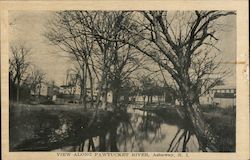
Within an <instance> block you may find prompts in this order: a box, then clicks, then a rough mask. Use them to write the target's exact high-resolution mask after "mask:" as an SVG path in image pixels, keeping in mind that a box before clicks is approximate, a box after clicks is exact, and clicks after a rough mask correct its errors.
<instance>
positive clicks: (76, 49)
mask: <svg viewBox="0 0 250 160" xmlns="http://www.w3.org/2000/svg"><path fill="white" fill-rule="evenodd" d="M236 16H237V11H235V10H186V11H183V10H119V11H105V10H58V11H49V10H11V11H9V12H8V20H9V21H8V34H9V35H8V36H9V53H8V56H9V66H8V67H9V68H8V75H9V86H8V88H9V107H8V110H9V151H10V152H26V151H27V152H38V151H46V152H236V108H237V107H238V105H236V99H237V98H238V96H237V95H236V91H237V89H236V64H237V62H236V55H237V54H236V52H237V50H236V49H237V46H236V42H237V38H236Z"/></svg>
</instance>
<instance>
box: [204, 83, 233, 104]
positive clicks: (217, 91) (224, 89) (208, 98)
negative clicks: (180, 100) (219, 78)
mask: <svg viewBox="0 0 250 160" xmlns="http://www.w3.org/2000/svg"><path fill="white" fill-rule="evenodd" d="M200 103H201V104H214V105H217V106H219V107H223V108H226V107H230V106H235V105H236V86H233V85H220V86H215V87H213V88H211V89H210V90H209V91H207V92H205V94H204V95H203V96H201V97H200Z"/></svg>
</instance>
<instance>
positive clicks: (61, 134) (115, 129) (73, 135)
mask: <svg viewBox="0 0 250 160" xmlns="http://www.w3.org/2000/svg"><path fill="white" fill-rule="evenodd" d="M46 114H47V113H46ZM50 117H52V118H49V119H53V121H55V122H57V121H58V123H57V124H56V125H55V126H52V127H51V126H48V127H47V125H39V124H40V123H37V127H35V128H37V129H35V130H34V132H36V131H39V133H41V131H43V130H46V131H47V129H46V128H49V129H50V130H49V131H48V132H49V133H48V132H42V133H43V134H37V135H38V137H35V139H32V141H30V140H29V141H26V142H25V143H22V144H21V145H19V148H18V147H17V149H16V150H20V151H21V150H38V149H40V150H41V147H42V148H43V150H52V151H77V152H81V151H86V152H95V151H101V152H119V151H120V152H166V151H168V152H176V151H178V152H180V151H183V152H185V151H198V143H197V140H196V138H195V136H194V135H193V133H192V131H191V130H190V128H188V127H187V126H188V125H187V124H185V123H184V122H183V121H181V120H180V118H178V117H177V116H174V115H172V114H169V115H165V114H164V116H159V115H158V114H154V113H151V112H143V111H140V110H129V109H128V112H124V111H123V112H112V113H109V115H106V117H104V116H99V117H103V118H100V119H96V121H95V123H93V125H92V126H91V127H89V128H86V126H85V125H84V124H87V123H86V122H87V121H88V118H86V117H83V116H82V115H81V114H79V115H78V114H76V113H74V114H73V113H72V115H71V114H69V113H55V114H53V115H50ZM57 118H58V119H59V120H56V119H57ZM34 119H35V117H34ZM33 122H35V120H34V121H33ZM33 122H32V123H33ZM39 122H41V123H44V124H45V123H47V121H46V120H39ZM48 123H49V122H48ZM30 124H31V123H30V122H27V124H26V125H30ZM34 125H35V124H34ZM43 127H45V128H43ZM24 132H25V131H24ZM35 135H36V134H35ZM47 137H50V138H49V139H48V138H47ZM51 137H52V138H51ZM37 138H39V141H37ZM50 139H53V141H50ZM38 142H39V143H38ZM39 147H40V148H39ZM36 148H38V149H36Z"/></svg>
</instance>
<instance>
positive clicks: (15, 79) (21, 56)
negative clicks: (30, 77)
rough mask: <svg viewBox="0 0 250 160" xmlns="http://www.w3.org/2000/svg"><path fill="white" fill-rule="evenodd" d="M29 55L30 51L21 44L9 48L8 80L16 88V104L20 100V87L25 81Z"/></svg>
mask: <svg viewBox="0 0 250 160" xmlns="http://www.w3.org/2000/svg"><path fill="white" fill-rule="evenodd" d="M30 53H31V52H30V49H29V48H27V47H26V46H25V45H24V44H21V43H18V44H12V45H11V47H10V60H9V79H10V80H11V82H12V83H13V84H14V85H15V87H16V102H19V99H20V87H21V85H22V83H23V82H24V81H25V80H26V79H27V71H28V67H29V66H30V62H29V61H28V56H29V55H30Z"/></svg>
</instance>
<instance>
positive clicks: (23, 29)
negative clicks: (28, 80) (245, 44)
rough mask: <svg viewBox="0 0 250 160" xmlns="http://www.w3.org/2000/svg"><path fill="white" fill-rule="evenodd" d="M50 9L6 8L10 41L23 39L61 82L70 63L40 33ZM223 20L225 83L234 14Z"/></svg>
mask: <svg viewBox="0 0 250 160" xmlns="http://www.w3.org/2000/svg"><path fill="white" fill-rule="evenodd" d="M52 14H53V12H49V11H11V12H9V23H10V29H9V34H10V36H9V37H10V42H15V41H25V44H26V45H27V46H30V47H31V48H32V55H31V57H30V59H29V60H30V61H31V62H32V63H33V64H35V65H36V66H38V67H39V68H41V69H43V70H44V72H45V73H46V75H47V79H48V80H55V82H56V84H58V85H61V84H62V83H63V81H64V80H65V73H66V70H67V69H68V68H69V67H70V64H71V63H70V61H69V59H67V58H66V57H60V56H58V54H57V53H55V47H54V46H51V45H49V43H48V41H47V40H46V39H45V37H44V36H43V33H44V32H45V30H46V24H47V21H48V20H49V19H50V17H51V15H52ZM221 22H223V23H225V24H227V28H226V29H225V31H223V32H220V34H219V35H218V36H219V38H220V41H219V44H218V48H219V49H220V50H221V54H222V58H223V61H224V62H231V63H227V64H226V65H225V67H227V68H228V69H230V70H231V71H232V74H231V76H229V77H228V78H227V80H226V83H230V84H231V83H232V84H233V83H235V64H234V62H235V58H236V16H228V17H225V18H223V19H222V20H221Z"/></svg>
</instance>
